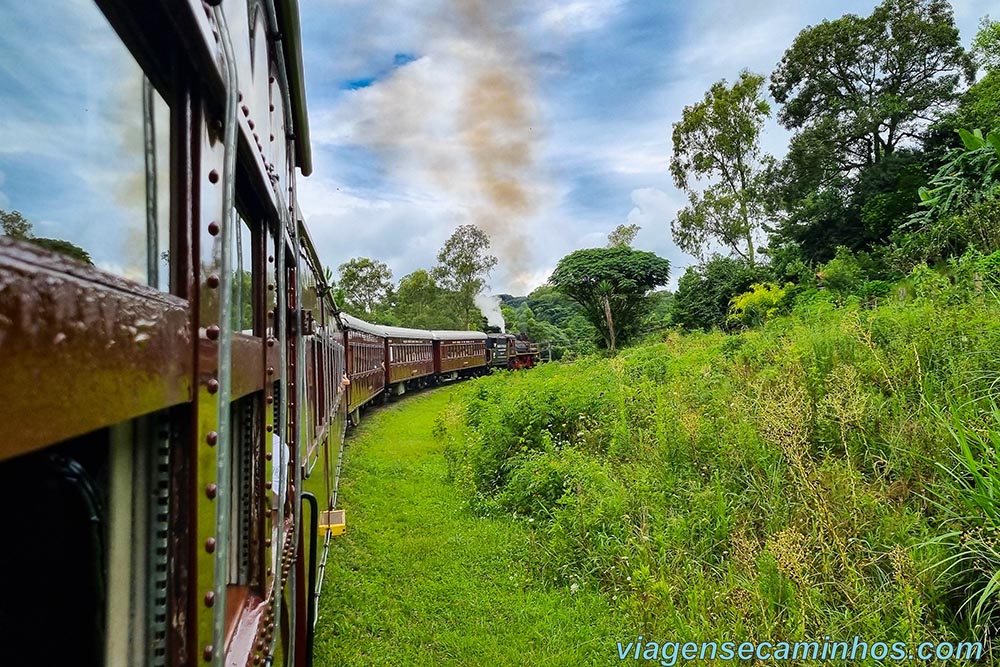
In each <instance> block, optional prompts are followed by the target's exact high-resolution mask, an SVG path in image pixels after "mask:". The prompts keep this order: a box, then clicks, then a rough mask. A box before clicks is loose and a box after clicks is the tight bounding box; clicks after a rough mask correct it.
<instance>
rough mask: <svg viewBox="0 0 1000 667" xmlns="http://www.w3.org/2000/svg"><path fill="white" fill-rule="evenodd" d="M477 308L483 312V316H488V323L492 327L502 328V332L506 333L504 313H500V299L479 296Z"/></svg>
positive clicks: (477, 296)
mask: <svg viewBox="0 0 1000 667" xmlns="http://www.w3.org/2000/svg"><path fill="white" fill-rule="evenodd" d="M476 308H478V309H479V310H481V311H483V315H485V316H486V321H487V322H489V323H490V326H494V327H500V331H501V332H503V333H506V329H504V321H503V313H501V312H500V297H498V296H491V295H486V294H477V295H476Z"/></svg>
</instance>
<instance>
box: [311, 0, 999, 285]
mask: <svg viewBox="0 0 1000 667" xmlns="http://www.w3.org/2000/svg"><path fill="white" fill-rule="evenodd" d="M375 4H376V3H371V2H368V1H367V0H305V1H304V2H303V3H302V22H303V29H304V42H305V68H306V85H307V92H308V96H309V111H310V119H311V126H312V136H313V151H314V154H315V156H316V169H315V173H314V175H313V176H311V177H310V178H308V179H304V180H303V182H302V183H301V185H300V196H299V199H300V202H301V204H302V205H303V209H304V211H305V214H306V219H307V221H308V223H309V225H310V228H311V230H312V233H313V234H314V237H315V238H316V240H317V243H318V245H319V250H320V253H321V256H322V257H324V261H326V262H328V263H329V264H330V265H331V266H333V267H334V268H336V266H337V265H339V264H340V263H341V262H343V261H345V260H347V259H349V258H351V257H355V256H368V257H373V258H376V259H380V260H382V261H385V262H387V263H388V264H389V266H390V267H391V268H392V270H393V273H394V276H395V278H396V279H398V278H400V277H402V276H403V275H405V274H407V273H409V272H410V271H413V270H415V269H418V268H430V267H431V266H433V264H434V263H435V255H436V252H437V250H438V249H439V248H440V247H441V245H442V243H443V242H444V240H445V239H446V238H447V237H448V236H449V235H450V234H451V232H452V231H453V230H454V229H455V228H456V227H457V226H458V225H459V224H464V223H475V224H480V225H482V226H484V227H486V228H487V230H488V232H489V233H490V235H491V237H492V238H493V239H494V246H495V247H494V250H495V252H496V254H498V255H499V257H500V264H499V266H498V268H497V270H496V271H495V272H494V275H493V279H492V281H491V283H492V287H493V291H494V292H496V293H500V292H513V293H515V294H523V293H526V292H528V291H529V290H531V289H533V288H534V287H536V286H538V285H539V284H541V283H542V282H544V281H545V279H546V278H547V277H548V275H549V273H550V272H551V270H552V268H553V267H554V266H555V264H556V262H558V260H559V259H560V258H561V257H563V256H564V255H566V254H567V253H569V252H571V251H572V250H575V249H577V248H582V247H594V246H600V245H603V244H604V243H605V239H606V235H607V233H608V232H610V231H611V230H612V229H614V227H615V226H617V225H619V224H622V223H629V222H633V223H637V224H639V225H641V227H642V231H641V232H640V233H639V236H638V238H637V239H636V243H635V245H636V247H638V248H640V249H644V250H651V251H654V252H656V253H658V254H660V255H661V256H664V257H667V258H669V259H670V260H671V262H672V263H673V265H674V267H675V270H674V271H673V273H674V277H673V280H674V281H676V279H677V278H678V277H679V276H680V275H681V274H682V273H683V268H684V267H686V266H687V265H689V264H691V263H694V261H695V260H694V259H693V258H692V257H689V256H687V255H685V254H684V253H682V252H680V251H679V250H678V249H677V248H676V247H675V246H674V245H673V243H672V241H671V237H670V221H671V220H672V219H673V217H674V214H675V213H676V211H677V210H678V208H679V207H681V206H683V204H684V203H685V200H684V197H683V196H682V195H681V193H680V192H678V191H677V190H675V189H674V188H673V185H672V183H671V181H670V178H669V174H668V173H667V165H668V161H669V156H670V150H671V146H670V132H671V125H672V123H674V122H675V121H676V120H678V119H679V117H680V113H681V109H682V108H683V107H684V106H685V105H689V104H692V103H694V102H695V101H697V100H699V99H700V98H701V97H702V95H703V94H704V91H705V90H707V89H708V87H709V86H710V85H711V84H712V83H713V82H715V81H717V80H719V79H722V78H726V79H729V80H733V79H735V77H737V76H738V74H739V72H740V71H741V70H742V69H744V68H748V69H750V70H751V71H755V72H759V73H762V74H765V75H766V74H769V73H770V71H771V70H772V69H773V67H774V66H775V64H776V63H777V62H778V60H779V59H780V58H781V55H782V54H783V52H784V50H785V49H786V48H788V46H790V44H791V42H792V40H793V39H794V37H795V35H796V34H798V32H799V31H800V30H801V29H802V28H804V27H805V26H807V25H810V24H815V23H818V22H819V21H822V20H823V19H824V18H836V17H839V16H841V15H842V14H844V13H846V12H853V13H858V14H868V13H869V12H870V11H871V9H872V8H873V7H874V6H875V5H876V2H874V1H873V0H867V1H860V0H839V1H836V2H832V1H829V0H825V1H818V0H811V1H810V0H806V1H803V2H798V3H788V2H777V1H776V0H761V1H755V2H732V1H725V0H707V1H703V2H674V1H663V0H631V1H630V0H552V1H550V2H543V1H541V0H536V1H530V0H527V1H523V2H508V3H497V2H489V1H487V0H443V1H429V0H381V1H380V2H378V3H377V9H373V8H372V7H373V5H375ZM496 5H502V7H500V8H498V7H497V6H496ZM953 5H954V8H955V15H956V21H957V23H958V25H959V28H960V29H961V31H962V38H963V41H964V42H965V43H966V44H968V42H969V41H970V40H971V38H972V36H973V34H974V32H975V29H976V26H977V24H978V21H979V18H980V17H981V16H982V15H983V14H985V13H987V11H988V9H989V5H990V2H989V1H988V0H957V1H956V2H954V3H953ZM490 75H494V78H493V79H488V77H489V76H490ZM484 77H486V78H487V79H488V80H491V81H493V82H494V83H495V82H496V81H500V82H501V84H503V86H502V88H503V92H504V93H505V94H506V96H505V97H502V98H501V99H502V100H503V104H505V105H509V103H510V99H509V98H510V97H513V98H514V100H515V102H514V107H515V108H514V110H513V114H512V115H513V117H509V115H508V116H505V115H504V113H502V112H498V113H492V114H491V113H490V110H489V109H488V108H486V109H483V108H480V107H482V106H483V105H481V104H480V105H479V107H477V105H476V97H475V95H476V90H477V85H479V84H480V83H481V82H482V81H483V80H484ZM494 101H496V100H494ZM486 106H487V107H488V106H489V105H488V104H487V105H486ZM470 107H471V108H470ZM506 111H510V109H507V110H506ZM476 114H479V117H478V118H473V119H471V120H470V118H469V116H470V115H473V116H475V115H476ZM470 126H471V127H475V128H479V130H481V131H482V133H485V134H486V135H487V137H488V140H487V148H488V149H490V150H491V151H492V152H493V153H496V155H494V156H492V157H490V156H487V158H486V160H485V164H484V161H483V159H481V158H482V156H481V155H479V154H478V153H477V151H478V150H480V149H482V148H483V146H482V145H481V143H477V142H476V140H475V139H474V138H473V139H470ZM786 142H787V134H786V133H785V132H784V131H783V130H781V129H780V128H779V127H778V126H777V124H776V123H774V122H772V123H770V124H769V126H768V129H767V133H766V136H765V138H764V142H763V143H764V147H765V149H766V150H768V151H769V152H771V153H773V154H776V155H779V156H780V155H781V154H782V153H783V152H784V150H785V144H786ZM488 152H489V151H488ZM508 153H514V155H508ZM498 174H499V177H498ZM497 178H499V179H500V180H501V181H503V182H506V183H508V185H511V186H512V187H516V188H517V189H518V192H519V194H520V195H523V197H524V198H525V200H526V202H527V204H526V205H524V206H518V207H511V206H508V205H506V204H505V202H504V201H502V200H499V199H496V198H491V196H490V192H491V191H490V187H489V185H490V182H491V179H492V180H496V179H497Z"/></svg>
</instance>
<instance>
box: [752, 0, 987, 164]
mask: <svg viewBox="0 0 1000 667" xmlns="http://www.w3.org/2000/svg"><path fill="white" fill-rule="evenodd" d="M962 75H964V76H965V78H966V79H971V78H972V75H973V66H972V62H971V59H970V58H969V56H968V54H966V53H965V51H964V49H963V48H962V45H961V41H960V40H959V35H958V30H957V29H956V28H955V21H954V15H953V12H952V8H951V5H949V4H948V2H946V1H945V0H884V1H883V2H882V4H880V5H879V6H877V7H876V8H875V9H874V11H873V12H872V13H871V15H870V16H868V17H859V16H855V15H853V14H847V15H845V16H842V17H841V18H839V19H836V20H833V21H829V20H827V21H823V22H822V23H820V24H819V25H816V26H811V27H808V28H806V29H804V30H803V31H802V32H800V33H799V35H798V37H796V38H795V41H794V43H793V44H792V46H791V47H790V48H789V49H788V50H787V51H786V52H785V54H784V56H783V57H782V59H781V62H780V63H779V64H778V67H777V69H775V71H774V73H773V74H772V75H771V94H772V95H773V96H774V99H775V100H777V101H778V102H779V103H780V104H782V105H783V106H782V109H781V111H780V113H779V114H778V119H779V120H780V121H781V123H782V125H784V126H785V127H786V128H788V129H790V130H798V134H796V135H795V136H794V137H793V139H792V148H791V149H790V153H792V154H795V155H797V156H799V157H800V158H801V159H802V160H803V163H804V164H803V166H806V167H808V168H809V170H811V172H812V174H813V175H812V176H810V177H809V180H810V182H812V183H821V182H823V181H824V180H825V179H826V178H828V177H829V176H831V175H833V174H836V173H848V172H854V171H856V170H857V169H860V168H863V167H868V166H871V165H873V164H876V163H878V162H879V161H880V160H882V159H883V158H884V157H885V156H887V155H889V154H891V153H893V152H894V151H895V150H896V149H897V148H898V147H900V146H902V145H904V142H906V141H909V140H911V139H912V137H914V136H919V133H920V131H921V129H922V123H923V118H925V117H926V115H927V114H928V112H932V111H934V110H935V109H937V108H938V107H940V106H941V105H942V104H945V103H947V102H949V101H951V100H953V99H954V97H955V90H956V88H957V86H958V84H959V80H960V78H961V76H962ZM807 146H808V147H817V146H819V147H822V146H825V147H827V149H826V150H818V151H814V150H811V149H808V148H806V147H807Z"/></svg>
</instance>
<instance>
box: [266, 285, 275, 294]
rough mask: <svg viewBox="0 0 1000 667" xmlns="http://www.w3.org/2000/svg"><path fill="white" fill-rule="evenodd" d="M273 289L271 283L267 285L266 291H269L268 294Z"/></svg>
mask: <svg viewBox="0 0 1000 667" xmlns="http://www.w3.org/2000/svg"><path fill="white" fill-rule="evenodd" d="M273 289H274V285H272V284H271V283H268V284H267V291H269V292H270V291H272V290H273Z"/></svg>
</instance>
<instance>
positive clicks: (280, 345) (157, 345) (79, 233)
mask: <svg viewBox="0 0 1000 667" xmlns="http://www.w3.org/2000/svg"><path fill="white" fill-rule="evenodd" d="M0 18H2V21H3V25H4V35H3V37H2V38H0V39H2V41H3V46H4V48H3V49H2V50H0V54H2V55H0V58H3V59H4V60H5V62H4V66H3V67H2V68H0V97H2V103H3V108H4V111H3V115H2V116H0V208H13V209H16V210H17V211H18V212H19V213H17V214H13V213H10V214H8V212H6V211H3V213H4V217H3V223H4V232H5V235H4V236H0V371H2V372H0V413H2V415H3V417H4V419H3V435H2V436H0V489H2V490H3V492H4V493H5V494H6V497H7V498H8V502H7V507H8V510H7V512H6V513H5V515H6V523H7V526H6V539H5V542H4V545H3V548H2V549H0V572H2V573H3V574H2V576H3V581H4V583H5V585H4V590H3V594H2V595H0V646H3V651H4V656H3V659H2V662H3V664H5V665H11V666H16V667H20V666H22V665H31V666H36V665H78V666H83V667H91V666H93V667H99V666H100V667H105V666H112V665H114V666H117V665H130V666H132V665H143V666H147V667H160V666H170V667H180V666H184V665H187V666H190V665H196V664H210V665H217V666H221V665H240V666H243V665H264V664H266V665H289V666H295V667H303V666H305V665H309V664H311V660H312V659H311V644H312V637H313V630H314V627H315V622H316V600H317V597H318V594H319V589H320V587H321V585H322V579H323V563H324V562H325V561H324V559H325V553H326V549H327V547H328V546H329V543H330V539H331V536H333V535H334V534H336V533H337V532H338V530H339V529H340V528H341V527H342V526H343V517H342V513H341V512H340V511H339V510H338V509H337V487H338V480H339V478H340V464H341V460H342V452H343V438H344V433H345V429H346V424H347V421H348V417H349V415H350V414H353V415H354V418H355V419H356V418H357V416H358V414H359V410H360V409H361V407H363V406H364V405H366V404H368V403H370V402H372V401H373V400H374V399H375V398H377V397H378V396H380V395H381V394H383V393H386V394H387V393H388V392H390V391H394V392H396V393H401V392H403V391H405V390H406V389H408V388H412V387H413V386H416V385H419V384H424V383H428V382H432V381H439V380H441V379H448V378H452V377H459V376H462V375H468V374H475V373H477V372H481V371H482V370H483V369H484V368H489V367H490V366H503V367H507V366H518V365H523V364H527V363H529V361H531V359H532V358H531V349H530V345H528V344H527V343H526V342H525V341H516V340H514V339H512V338H509V337H500V336H497V337H491V336H488V335H486V334H477V333H474V332H427V331H419V330H408V329H398V328H393V327H377V326H375V325H368V324H366V323H363V322H361V321H360V320H355V319H353V318H350V317H349V316H346V315H342V314H340V313H339V312H338V310H337V307H336V304H335V303H334V302H333V300H332V298H331V297H330V295H329V294H330V292H329V289H328V288H327V286H326V285H325V284H324V280H323V275H324V274H323V271H322V265H321V263H320V260H319V257H318V255H317V252H316V249H315V246H314V244H313V242H312V240H311V238H310V235H309V231H308V229H307V228H306V226H305V225H304V224H303V219H302V214H301V211H300V208H299V205H298V203H297V197H296V192H297V178H298V175H299V174H301V175H302V176H308V175H309V174H310V172H311V171H312V158H311V153H310V143H309V124H308V117H307V115H306V106H305V87H304V78H303V70H302V54H301V40H300V28H299V14H298V6H297V3H296V2H295V0H205V1H202V0H139V1H136V0H94V1H91V0H58V1H56V2H51V3H5V4H4V6H3V8H2V9H0ZM32 224H35V225H36V226H37V229H36V228H34V227H32ZM35 232H39V233H44V235H46V236H47V237H51V238H46V239H40V238H38V236H37V235H36V234H35ZM42 241H47V242H48V243H42ZM53 241H54V242H55V247H57V248H60V249H62V250H63V251H66V250H67V249H69V250H72V252H70V253H68V254H70V255H72V258H71V257H69V256H67V252H55V251H53V250H52V249H51V248H52V247H53V245H54V244H53ZM43 246H44V247H43ZM531 363H533V361H531Z"/></svg>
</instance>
